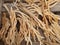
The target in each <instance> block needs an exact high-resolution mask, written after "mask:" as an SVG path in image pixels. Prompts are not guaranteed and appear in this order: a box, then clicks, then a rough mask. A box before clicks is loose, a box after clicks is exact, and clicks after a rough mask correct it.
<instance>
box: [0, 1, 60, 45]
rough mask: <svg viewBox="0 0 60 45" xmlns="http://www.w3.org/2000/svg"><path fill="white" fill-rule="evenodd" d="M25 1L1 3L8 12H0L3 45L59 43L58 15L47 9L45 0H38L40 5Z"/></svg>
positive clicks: (0, 31) (0, 36) (0, 35)
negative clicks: (0, 14) (0, 16)
mask: <svg viewBox="0 0 60 45" xmlns="http://www.w3.org/2000/svg"><path fill="white" fill-rule="evenodd" d="M25 1H26V2H27V3H29V4H27V3H23V2H21V1H20V2H19V3H17V1H16V2H14V3H13V4H3V6H4V7H5V9H6V10H7V13H8V14H7V13H3V14H2V15H3V17H2V28H1V30H0V38H1V39H3V41H5V45H22V44H21V43H23V42H25V45H33V42H39V43H40V45H59V44H60V28H59V27H60V25H59V24H58V20H60V16H58V15H55V14H53V13H52V12H51V11H50V10H49V8H50V7H49V5H47V4H49V3H48V1H46V0H40V3H39V4H41V6H40V7H39V6H38V5H37V4H35V3H34V2H32V3H30V2H29V1H32V0H29V1H28V0H25ZM33 1H34V0H33ZM24 4H25V5H24ZM23 45H24V44H23Z"/></svg>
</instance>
